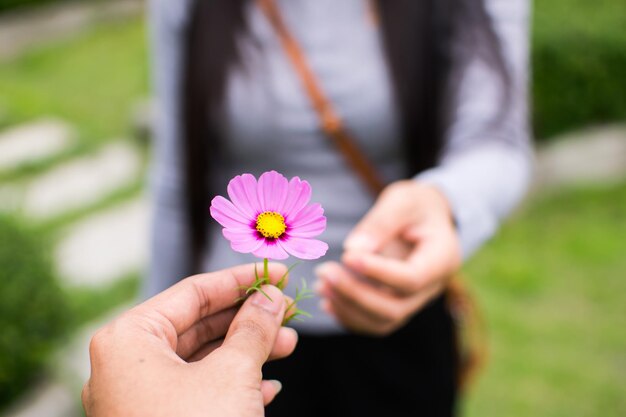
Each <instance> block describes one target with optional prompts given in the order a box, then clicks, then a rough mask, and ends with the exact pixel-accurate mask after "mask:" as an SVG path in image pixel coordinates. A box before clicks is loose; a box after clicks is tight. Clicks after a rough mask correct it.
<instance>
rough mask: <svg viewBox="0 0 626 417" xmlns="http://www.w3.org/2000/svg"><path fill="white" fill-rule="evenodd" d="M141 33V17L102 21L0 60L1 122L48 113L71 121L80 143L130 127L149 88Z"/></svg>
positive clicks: (102, 138)
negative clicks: (79, 32) (132, 115)
mask: <svg viewBox="0 0 626 417" xmlns="http://www.w3.org/2000/svg"><path fill="white" fill-rule="evenodd" d="M146 37H147V35H146V29H145V24H144V21H143V19H140V18H136V19H127V20H121V21H117V22H108V23H102V24H99V25H97V26H95V27H93V28H91V29H89V30H87V31H86V32H85V33H84V34H83V35H81V36H77V37H74V38H72V39H68V40H64V41H56V42H53V43H51V44H49V45H46V46H43V47H40V48H36V49H34V50H32V51H28V52H27V53H25V54H23V55H21V56H20V57H19V58H17V59H15V60H13V61H10V62H5V63H0V92H2V93H1V94H0V108H2V109H3V112H4V113H5V115H4V117H3V118H2V119H1V120H0V127H2V126H8V125H12V124H16V123H20V122H27V121H30V120H32V119H34V118H37V117H41V116H47V115H52V116H57V117H60V118H62V119H65V120H67V121H69V122H71V123H74V124H75V125H76V126H77V128H78V130H79V132H78V133H79V135H80V137H81V139H82V142H83V144H84V143H85V142H87V143H89V144H98V142H100V141H103V140H108V139H110V138H111V137H112V136H117V137H119V135H125V134H128V133H130V111H131V109H132V107H133V105H134V104H135V103H136V100H137V99H139V98H141V97H145V96H146V95H147V92H148V75H147V74H148V69H147V65H148V56H147V48H146Z"/></svg>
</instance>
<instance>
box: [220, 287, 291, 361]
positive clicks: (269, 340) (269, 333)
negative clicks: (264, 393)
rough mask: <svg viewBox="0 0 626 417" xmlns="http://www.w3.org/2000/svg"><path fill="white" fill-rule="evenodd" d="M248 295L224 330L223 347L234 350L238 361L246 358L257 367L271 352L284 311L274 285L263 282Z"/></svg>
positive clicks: (280, 294) (277, 290)
mask: <svg viewBox="0 0 626 417" xmlns="http://www.w3.org/2000/svg"><path fill="white" fill-rule="evenodd" d="M262 290H263V292H264V293H265V294H267V295H268V296H269V297H270V298H271V299H269V298H268V297H266V296H265V295H264V294H262V293H261V292H259V291H257V292H256V293H254V294H253V295H252V296H251V297H250V298H248V299H247V300H246V301H245V302H244V303H243V305H242V306H241V308H240V309H239V312H238V313H237V315H236V316H235V318H234V319H233V322H232V323H231V325H230V328H229V329H228V332H227V333H226V338H225V340H224V344H223V345H222V349H223V350H227V351H232V352H237V357H238V360H241V359H243V360H246V359H249V360H250V362H249V363H250V364H252V365H254V366H256V367H258V368H259V369H261V366H262V365H263V364H264V363H265V362H266V361H267V358H268V357H269V355H270V352H271V351H272V347H273V346H274V342H275V341H276V336H277V335H278V330H279V329H280V327H281V325H282V321H283V316H284V314H285V298H284V296H283V293H282V292H281V291H280V290H279V289H278V288H276V287H274V286H270V285H265V286H263V287H262Z"/></svg>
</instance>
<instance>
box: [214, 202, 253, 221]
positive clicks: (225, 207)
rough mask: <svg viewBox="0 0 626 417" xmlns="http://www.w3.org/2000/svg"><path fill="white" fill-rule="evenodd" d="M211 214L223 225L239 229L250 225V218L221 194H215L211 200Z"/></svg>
mask: <svg viewBox="0 0 626 417" xmlns="http://www.w3.org/2000/svg"><path fill="white" fill-rule="evenodd" d="M210 211H211V216H212V217H213V218H214V219H215V220H217V222H218V223H219V224H221V225H222V226H223V227H228V228H232V229H241V228H243V227H250V222H251V220H250V219H247V218H246V217H244V215H243V214H242V213H241V212H240V211H239V210H237V208H236V207H235V206H234V205H233V203H231V202H230V201H228V200H227V199H225V198H224V197H222V196H217V197H215V198H214V199H213V200H212V201H211V208H210Z"/></svg>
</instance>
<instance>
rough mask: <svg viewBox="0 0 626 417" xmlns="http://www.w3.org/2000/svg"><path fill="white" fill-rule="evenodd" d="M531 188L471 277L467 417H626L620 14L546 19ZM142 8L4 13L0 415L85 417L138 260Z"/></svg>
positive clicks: (19, 1) (538, 22)
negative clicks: (92, 366)
mask: <svg viewBox="0 0 626 417" xmlns="http://www.w3.org/2000/svg"><path fill="white" fill-rule="evenodd" d="M534 8H535V9H534V21H533V30H532V60H533V68H532V72H533V80H532V93H533V118H534V122H533V123H534V131H535V137H536V138H537V172H536V179H535V182H534V185H533V189H532V190H531V192H530V194H529V196H528V197H527V198H526V200H525V203H524V204H523V205H522V207H521V208H520V209H519V210H517V212H516V214H515V215H514V216H513V217H512V218H511V219H510V220H509V221H508V222H507V223H506V224H505V225H504V227H503V228H502V230H501V232H500V233H499V235H498V236H497V237H496V238H495V239H493V240H492V241H491V242H490V243H489V244H488V245H487V246H486V247H485V248H484V249H483V250H482V251H481V252H480V253H479V254H478V255H476V256H475V257H474V258H473V259H472V260H471V261H470V262H469V263H468V264H467V265H466V267H465V272H464V274H465V275H466V276H467V280H468V282H469V283H470V289H471V291H472V292H473V293H474V294H475V296H476V298H477V300H478V302H479V304H480V307H481V309H482V315H483V316H484V319H485V321H486V325H487V332H488V339H489V350H490V355H489V361H488V364H487V366H486V368H485V370H484V372H483V373H482V374H481V375H480V377H479V378H478V380H477V381H476V383H475V384H474V385H473V386H472V387H471V388H470V390H469V391H468V393H467V396H466V399H465V401H464V403H463V409H464V415H467V416H470V417H471V416H481V417H486V416H509V417H514V416H528V415H540V416H568V417H575V416H625V415H626V331H625V330H624V329H625V328H626V302H625V300H624V295H625V294H626V76H625V75H626V6H625V5H624V2H623V0H595V1H593V2H590V1H587V0H542V1H538V2H536V4H535V6H534ZM144 15H145V11H144V4H143V3H142V1H137V0H108V1H98V0H82V1H79V0H76V1H73V2H72V1H70V2H68V1H67V0H66V1H58V0H0V415H2V416H11V417H17V416H65V417H68V416H70V417H71V416H77V415H78V416H79V415H82V411H81V407H80V397H79V392H80V389H81V388H82V384H83V383H84V381H85V380H86V379H87V377H88V375H89V362H88V353H87V345H88V342H89V338H90V335H91V334H92V333H93V331H94V329H95V328H97V327H98V326H99V325H100V324H101V323H103V322H104V321H106V320H107V319H109V318H110V317H112V316H113V315H115V314H116V312H117V311H119V310H120V309H123V308H125V307H128V306H129V305H131V304H132V303H133V300H134V299H135V297H136V295H137V290H138V287H139V282H140V277H141V276H142V271H143V270H144V265H145V263H146V258H147V247H146V241H147V220H148V217H149V207H148V204H147V199H146V194H145V193H146V191H145V182H146V181H145V178H146V166H147V158H148V155H149V148H150V125H151V110H150V108H151V107H150V93H149V76H148V60H149V50H148V46H147V28H146V22H145V16H144Z"/></svg>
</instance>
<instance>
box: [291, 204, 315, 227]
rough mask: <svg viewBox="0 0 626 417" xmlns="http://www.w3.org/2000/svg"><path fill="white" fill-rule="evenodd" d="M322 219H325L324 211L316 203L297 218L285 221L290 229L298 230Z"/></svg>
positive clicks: (293, 217)
mask: <svg viewBox="0 0 626 417" xmlns="http://www.w3.org/2000/svg"><path fill="white" fill-rule="evenodd" d="M322 217H324V209H323V208H322V206H321V205H320V204H318V203H315V204H311V205H310V206H307V207H305V208H303V209H302V210H300V211H299V212H298V213H296V214H295V216H292V217H290V218H288V219H285V220H286V221H287V225H288V226H289V227H290V228H292V229H296V228H298V227H301V226H304V225H306V224H309V223H313V222H315V221H317V220H318V219H321V218H322Z"/></svg>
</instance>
